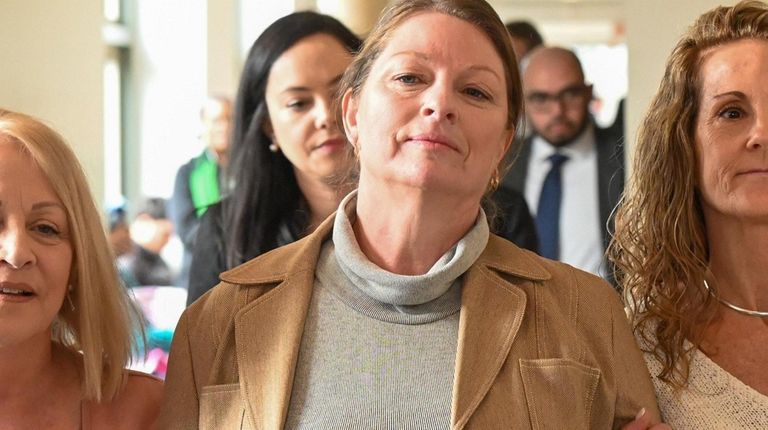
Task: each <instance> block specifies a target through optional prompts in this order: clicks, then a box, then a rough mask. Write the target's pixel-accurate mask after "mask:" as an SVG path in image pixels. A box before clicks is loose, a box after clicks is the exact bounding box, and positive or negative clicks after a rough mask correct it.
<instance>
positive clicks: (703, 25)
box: [608, 1, 768, 388]
mask: <svg viewBox="0 0 768 430" xmlns="http://www.w3.org/2000/svg"><path fill="white" fill-rule="evenodd" d="M743 39H760V40H768V5H766V4H765V3H762V2H759V1H742V2H740V3H738V4H737V5H735V6H733V7H717V8H715V9H712V10H711V11H709V12H707V13H705V14H703V15H702V16H700V17H699V18H698V19H697V20H696V22H695V23H694V24H693V25H692V26H691V27H690V28H689V29H688V31H687V32H686V33H685V34H684V35H683V37H682V39H681V40H680V41H679V42H678V43H677V45H676V46H675V48H674V50H673V51H672V54H671V55H670V57H669V59H668V60H667V65H666V71H665V73H664V77H663V79H662V81H661V84H660V86H659V89H658V92H657V93H656V96H655V97H654V99H653V102H652V103H651V107H650V109H649V110H648V113H647V114H646V116H645V119H644V121H643V123H642V126H641V128H640V132H639V135H638V140H637V144H636V146H635V158H634V166H633V167H634V168H633V171H632V177H631V178H630V180H629V185H628V187H627V189H626V191H625V195H624V198H623V199H622V203H621V205H620V207H619V209H618V212H617V215H616V234H615V236H614V239H613V242H612V243H611V246H610V248H609V251H608V253H609V258H610V259H611V261H613V262H614V263H615V265H616V268H617V271H616V279H617V281H618V283H619V285H621V286H622V287H623V288H624V290H625V293H626V295H627V298H628V300H629V302H630V306H631V307H632V308H633V309H634V310H635V313H634V315H633V326H634V329H635V331H636V333H637V334H639V335H640V336H641V338H642V339H643V341H644V342H641V343H643V344H644V345H645V347H644V348H645V349H646V350H647V351H648V352H652V353H653V354H654V355H655V356H656V357H657V358H658V359H659V361H660V363H662V365H663V369H662V371H661V373H660V375H658V376H659V377H660V378H661V379H662V380H663V381H665V382H667V383H669V384H671V385H673V386H674V387H677V388H682V387H684V386H686V385H687V383H688V375H689V366H690V361H691V353H692V350H693V349H695V348H700V347H702V345H701V343H702V338H703V331H704V329H705V327H706V325H707V324H708V323H709V322H710V321H712V319H713V318H714V317H715V314H716V310H717V304H716V302H715V301H714V300H713V299H712V298H711V297H710V296H709V294H708V293H707V291H706V290H705V289H704V287H703V281H704V275H705V273H706V271H707V267H708V264H709V263H708V262H709V242H708V239H707V236H706V230H705V225H704V217H703V213H702V209H701V201H700V196H699V193H698V190H697V188H696V187H697V185H696V184H697V181H696V175H697V171H698V166H697V162H696V153H695V147H694V138H693V136H694V131H695V127H696V115H697V112H698V110H699V92H700V76H699V66H700V64H701V60H702V54H703V53H704V52H705V51H706V50H708V49H710V48H713V47H717V46H721V45H724V44H727V43H731V42H734V41H738V40H743ZM686 340H687V341H690V343H691V345H690V346H689V347H686V343H685V342H686Z"/></svg>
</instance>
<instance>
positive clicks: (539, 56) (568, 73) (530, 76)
mask: <svg viewBox="0 0 768 430" xmlns="http://www.w3.org/2000/svg"><path fill="white" fill-rule="evenodd" d="M533 55H534V56H533V57H532V58H530V59H529V62H528V66H527V67H526V68H525V71H524V72H523V85H524V86H525V89H527V90H531V89H562V88H565V87H568V86H571V85H578V84H582V83H583V82H584V80H583V78H582V76H581V73H580V72H579V67H578V65H577V64H576V63H575V62H574V61H573V59H572V58H570V57H569V56H566V55H564V54H557V53H544V52H539V53H534V54H533Z"/></svg>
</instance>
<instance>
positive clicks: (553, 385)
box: [520, 358, 600, 430]
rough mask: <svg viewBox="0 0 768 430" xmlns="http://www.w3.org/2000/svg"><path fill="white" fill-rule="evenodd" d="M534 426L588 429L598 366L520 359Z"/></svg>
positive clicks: (529, 412) (558, 359)
mask: <svg viewBox="0 0 768 430" xmlns="http://www.w3.org/2000/svg"><path fill="white" fill-rule="evenodd" d="M520 373H521V375H522V378H523V389H524V391H525V400H526V403H527V405H528V414H529V415H530V417H531V425H532V426H533V428H534V429H541V430H543V429H562V428H569V429H588V428H589V425H590V421H591V412H592V401H593V400H594V398H595V392H596V390H597V384H598V382H599V381H600V369H597V368H594V367H590V366H587V365H584V364H581V363H579V362H577V361H574V360H571V359H567V358H548V359H539V360H524V359H521V360H520Z"/></svg>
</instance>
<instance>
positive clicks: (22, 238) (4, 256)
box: [0, 226, 35, 269]
mask: <svg viewBox="0 0 768 430" xmlns="http://www.w3.org/2000/svg"><path fill="white" fill-rule="evenodd" d="M8 227H9V226H6V228H5V229H4V231H0V265H5V264H7V265H9V266H11V267H12V268H14V269H22V268H25V267H27V266H31V265H33V264H34V263H35V254H34V252H32V247H31V244H30V243H29V241H30V239H29V237H28V236H27V234H26V233H25V231H24V230H23V229H22V230H21V231H18V230H19V229H14V228H8Z"/></svg>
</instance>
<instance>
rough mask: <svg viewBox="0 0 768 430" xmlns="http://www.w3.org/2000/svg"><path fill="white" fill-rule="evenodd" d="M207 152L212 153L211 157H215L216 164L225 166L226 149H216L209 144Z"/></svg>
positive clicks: (226, 160) (226, 159)
mask: <svg viewBox="0 0 768 430" xmlns="http://www.w3.org/2000/svg"><path fill="white" fill-rule="evenodd" d="M208 153H209V154H211V155H213V157H214V158H215V159H216V164H218V165H219V166H221V167H227V162H228V161H229V157H228V155H227V151H218V150H216V149H215V148H213V147H211V146H209V147H208Z"/></svg>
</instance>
